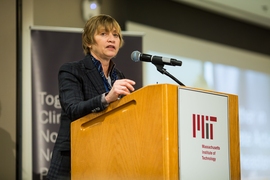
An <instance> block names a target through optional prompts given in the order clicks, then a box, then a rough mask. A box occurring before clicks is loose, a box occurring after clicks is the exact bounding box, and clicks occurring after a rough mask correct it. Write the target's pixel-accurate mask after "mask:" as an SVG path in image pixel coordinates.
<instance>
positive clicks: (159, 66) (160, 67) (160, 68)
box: [154, 64, 185, 86]
mask: <svg viewBox="0 0 270 180" xmlns="http://www.w3.org/2000/svg"><path fill="white" fill-rule="evenodd" d="M154 65H155V66H156V67H157V70H158V71H159V72H160V73H161V74H165V75H167V76H169V77H170V78H171V79H173V80H174V81H175V82H177V83H178V84H179V85H180V86H185V85H184V84H183V83H182V82H181V81H179V80H178V79H177V78H176V77H174V76H173V75H171V74H170V73H169V72H168V71H166V69H165V68H163V66H164V65H160V64H154Z"/></svg>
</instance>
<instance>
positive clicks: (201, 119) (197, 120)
mask: <svg viewBox="0 0 270 180" xmlns="http://www.w3.org/2000/svg"><path fill="white" fill-rule="evenodd" d="M214 122H217V117H214V116H204V115H199V114H193V115H192V123H193V124H192V125H193V127H192V128H193V137H194V138H196V132H197V131H201V137H202V139H205V138H206V139H213V131H214V127H213V123H214Z"/></svg>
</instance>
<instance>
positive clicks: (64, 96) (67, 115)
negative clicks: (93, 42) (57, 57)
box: [47, 55, 124, 179]
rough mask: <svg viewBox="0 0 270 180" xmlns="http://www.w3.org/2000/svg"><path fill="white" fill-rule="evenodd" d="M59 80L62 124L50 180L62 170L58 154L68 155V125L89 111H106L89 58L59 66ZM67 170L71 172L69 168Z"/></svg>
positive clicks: (100, 85)
mask: <svg viewBox="0 0 270 180" xmlns="http://www.w3.org/2000/svg"><path fill="white" fill-rule="evenodd" d="M114 69H115V70H116V72H117V79H123V78H124V75H123V74H122V73H121V72H120V71H119V70H117V69H116V68H114ZM58 81H59V100H60V103H61V107H62V112H61V124H60V129H59V132H58V137H57V140H56V143H55V146H54V150H53V156H52V159H51V166H50V170H49V173H48V176H47V177H48V178H49V179H54V178H53V177H55V179H57V178H56V175H59V174H61V172H59V171H62V170H61V162H62V160H61V155H69V154H70V123H71V122H72V121H74V120H76V119H79V118H81V117H83V116H85V115H87V114H89V113H91V112H98V111H102V110H104V109H105V108H106V107H105V106H104V105H103V104H102V102H101V96H102V94H103V93H105V92H106V89H105V86H104V83H103V80H102V77H101V75H100V73H99V72H98V70H97V68H96V67H95V65H94V64H93V62H92V59H91V56H90V55H86V56H85V58H84V59H82V60H80V61H75V62H69V63H65V64H64V65H62V66H61V67H60V70H59V74H58ZM112 83H114V82H112ZM69 161H70V157H69ZM62 163H63V162H62ZM69 164H70V162H69ZM68 168H69V170H68ZM66 170H67V171H70V165H69V167H67V168H66Z"/></svg>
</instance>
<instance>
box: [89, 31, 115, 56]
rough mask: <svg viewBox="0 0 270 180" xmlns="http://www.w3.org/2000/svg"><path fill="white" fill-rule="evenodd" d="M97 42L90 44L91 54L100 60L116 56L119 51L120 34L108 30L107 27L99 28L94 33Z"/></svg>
mask: <svg viewBox="0 0 270 180" xmlns="http://www.w3.org/2000/svg"><path fill="white" fill-rule="evenodd" d="M94 39H95V41H96V43H95V44H91V45H90V52H91V54H92V55H93V56H94V57H95V58H96V59H98V60H110V59H112V58H113V57H115V56H116V55H117V53H118V51H119V46H120V38H119V34H118V33H116V31H115V30H114V29H113V31H110V32H107V31H105V29H104V28H103V29H99V31H97V32H96V33H95V35H94Z"/></svg>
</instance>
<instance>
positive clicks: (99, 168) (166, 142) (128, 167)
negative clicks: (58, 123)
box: [71, 84, 241, 180]
mask: <svg viewBox="0 0 270 180" xmlns="http://www.w3.org/2000/svg"><path fill="white" fill-rule="evenodd" d="M179 89H187V90H191V91H198V92H206V93H212V94H221V95H224V96H228V99H229V100H228V109H229V110H228V112H229V113H228V119H229V124H228V128H229V132H228V133H229V137H228V141H229V142H228V143H229V165H228V166H229V170H230V173H229V177H230V178H229V179H231V180H239V179H241V177H240V147H239V125H238V97H237V96H236V95H230V94H226V93H217V92H211V91H206V90H200V89H194V88H188V87H179V86H177V85H170V84H159V85H150V86H146V87H143V88H141V89H139V90H137V91H135V92H133V93H131V94H130V95H128V96H125V97H123V98H122V99H120V100H118V101H116V102H114V103H112V104H110V106H109V107H108V108H107V109H106V110H104V111H103V112H99V113H91V114H89V115H87V116H85V117H82V118H80V119H78V120H76V121H74V122H72V124H71V177H72V180H84V179H87V180H91V179H93V180H107V179H109V180H114V179H117V180H133V179H134V180H146V179H147V180H148V179H149V180H150V179H151V180H158V179H166V180H178V179H185V178H181V176H180V169H181V167H180V163H179V158H180V153H179V152H180V151H181V147H179V130H178V129H179V119H178V117H179V113H181V112H178V106H179V103H178V91H179ZM180 105H181V106H182V104H181V103H180ZM183 106H184V105H183ZM186 156H189V155H188V154H187V155H186ZM192 172H194V173H196V169H195V170H192Z"/></svg>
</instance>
